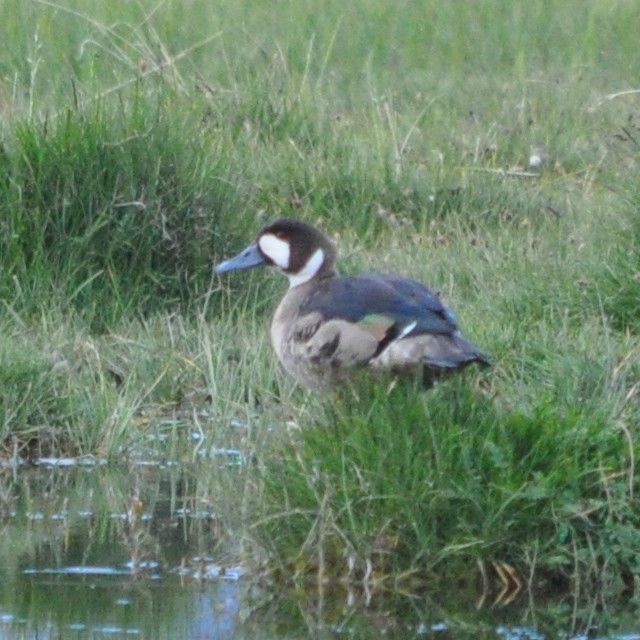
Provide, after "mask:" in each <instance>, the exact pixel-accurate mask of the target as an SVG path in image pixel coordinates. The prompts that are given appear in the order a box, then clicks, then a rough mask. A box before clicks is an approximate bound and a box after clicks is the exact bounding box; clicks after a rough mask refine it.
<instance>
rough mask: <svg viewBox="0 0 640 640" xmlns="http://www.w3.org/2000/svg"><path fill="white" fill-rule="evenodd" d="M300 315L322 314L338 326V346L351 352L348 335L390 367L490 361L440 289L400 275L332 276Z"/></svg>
mask: <svg viewBox="0 0 640 640" xmlns="http://www.w3.org/2000/svg"><path fill="white" fill-rule="evenodd" d="M300 316H301V317H304V316H307V317H315V318H322V319H323V324H324V325H326V326H330V327H332V328H333V329H334V331H332V333H331V335H332V336H333V337H332V340H333V344H334V345H335V349H336V351H338V349H339V346H342V348H343V349H345V348H346V349H347V351H348V344H347V339H348V340H349V342H350V344H353V345H358V349H357V351H358V353H359V354H365V353H366V360H368V361H375V362H373V364H376V366H381V367H384V368H396V369H400V368H406V367H411V366H416V365H420V364H421V365H425V366H428V367H434V368H441V369H455V368H459V367H461V366H466V365H467V364H470V363H471V362H480V363H488V362H489V361H488V359H487V358H486V356H485V355H484V354H483V353H482V352H481V351H480V350H479V349H477V348H476V347H474V346H473V345H472V344H471V343H469V342H468V341H466V340H464V339H463V338H462V337H461V336H460V333H459V331H458V326H457V322H456V318H455V316H454V314H453V313H452V312H451V311H450V310H449V309H448V308H447V307H445V306H444V305H443V304H442V302H441V300H440V298H439V297H438V296H437V295H436V294H435V293H433V292H432V291H430V290H429V289H427V288H426V287H425V286H424V285H423V284H421V283H419V282H416V281H415V280H410V279H408V278H403V277H400V276H394V275H362V276H354V277H345V278H330V279H327V280H326V281H325V282H321V283H319V285H318V286H317V287H316V288H315V289H314V291H313V292H312V294H311V295H310V296H309V297H308V298H307V299H306V300H305V301H304V302H303V304H302V305H301V308H300ZM336 330H337V331H336ZM364 345H366V349H364V348H360V346H364ZM361 361H362V360H361Z"/></svg>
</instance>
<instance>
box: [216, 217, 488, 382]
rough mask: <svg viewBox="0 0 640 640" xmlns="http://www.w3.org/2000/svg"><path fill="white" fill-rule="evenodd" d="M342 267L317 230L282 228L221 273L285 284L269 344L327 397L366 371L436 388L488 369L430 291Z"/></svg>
mask: <svg viewBox="0 0 640 640" xmlns="http://www.w3.org/2000/svg"><path fill="white" fill-rule="evenodd" d="M336 258H337V250H336V246H335V245H334V243H333V242H332V241H331V240H330V239H329V238H328V237H327V235H325V234H324V233H323V232H322V231H320V229H318V228H317V227H315V226H313V225H311V224H309V223H307V222H305V221H303V220H299V219H294V218H281V219H278V220H275V221H274V222H271V223H270V224H268V225H266V226H265V227H264V228H262V229H261V230H260V232H259V233H258V236H257V239H256V241H255V242H254V243H252V244H250V245H249V246H248V247H246V248H245V249H244V250H242V251H241V252H240V253H239V254H238V255H236V256H234V257H232V258H230V259H228V260H225V261H224V262H221V263H220V264H218V265H217V266H215V267H214V272H215V273H216V274H218V275H222V274H227V273H230V272H234V271H242V270H246V269H252V268H255V267H261V266H268V267H272V268H274V269H275V270H277V271H279V272H281V273H282V274H284V275H285V276H286V277H287V278H288V280H289V289H288V290H287V292H286V294H285V295H284V297H283V298H282V300H281V301H280V303H279V305H278V307H277V309H276V311H275V314H274V316H273V320H272V323H271V342H272V345H273V348H274V350H275V352H276V355H277V357H278V359H279V360H280V362H281V363H282V365H283V367H284V369H285V370H286V371H287V372H288V373H290V374H291V375H292V376H293V377H294V378H295V379H296V381H297V382H298V383H299V384H300V385H302V386H303V387H306V388H308V389H311V390H312V391H317V392H320V391H324V390H327V389H331V388H335V387H336V386H338V385H342V384H344V383H345V382H346V381H348V379H349V377H350V376H351V375H352V374H354V373H355V372H356V371H360V370H366V371H367V372H371V373H380V372H391V374H393V375H395V376H397V375H400V376H403V375H405V376H406V375H413V376H419V375H420V374H421V375H422V384H423V385H424V387H425V388H429V387H431V386H433V384H434V382H435V381H436V380H438V379H439V378H441V377H442V376H445V375H446V374H450V373H453V372H456V371H459V370H462V369H464V368H466V367H467V366H469V365H471V364H478V365H480V366H489V365H490V364H491V363H490V360H489V358H488V356H487V355H485V354H484V353H483V352H482V351H481V350H480V349H479V348H478V347H476V346H474V345H473V344H472V343H471V342H469V341H468V340H466V339H465V338H463V337H462V335H461V333H460V330H459V329H458V324H457V321H456V317H455V315H454V313H453V312H452V311H451V310H450V309H448V308H447V307H446V306H445V305H444V304H443V303H442V302H441V300H440V298H439V297H438V296H437V295H436V294H435V293H433V292H432V291H430V290H429V289H428V288H427V287H426V286H424V285H423V284H421V283H420V282H417V281H416V280H412V279H410V278H407V277H403V276H399V275H382V274H364V275H353V276H340V275H338V272H337V270H336Z"/></svg>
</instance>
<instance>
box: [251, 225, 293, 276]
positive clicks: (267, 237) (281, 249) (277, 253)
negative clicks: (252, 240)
mask: <svg viewBox="0 0 640 640" xmlns="http://www.w3.org/2000/svg"><path fill="white" fill-rule="evenodd" d="M258 245H259V246H260V251H262V253H264V255H265V256H267V258H269V259H271V260H273V263H274V264H275V265H276V267H278V268H279V269H288V268H289V258H290V255H291V250H290V249H289V243H288V242H287V241H286V240H280V238H277V237H276V236H274V235H273V234H272V233H265V234H264V235H263V236H261V237H260V239H259V240H258Z"/></svg>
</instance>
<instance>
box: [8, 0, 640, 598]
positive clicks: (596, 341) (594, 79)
mask: <svg viewBox="0 0 640 640" xmlns="http://www.w3.org/2000/svg"><path fill="white" fill-rule="evenodd" d="M254 4H255V3H239V2H236V3H217V4H212V5H207V6H206V7H205V6H203V5H202V3H197V2H187V3H184V2H182V3H177V2H167V3H164V4H160V5H156V4H153V3H145V2H141V3H137V4H135V5H133V4H131V3H113V2H110V3H107V2H104V3H97V6H96V7H94V8H92V9H90V10H89V9H86V8H84V7H83V6H82V4H81V3H73V2H64V3H60V4H57V3H49V2H35V3H31V4H28V3H21V2H17V1H15V0H14V1H4V2H0V9H1V10H2V14H3V15H5V16H7V19H6V20H4V21H3V24H2V26H1V27H0V30H1V31H0V38H2V40H3V41H4V42H6V43H7V46H6V47H5V49H4V51H3V53H2V54H0V110H1V112H2V123H1V125H0V231H1V233H0V256H2V270H1V271H0V300H1V301H2V314H0V438H1V439H2V442H3V443H4V451H5V456H4V457H5V458H6V459H11V458H12V457H13V458H14V459H15V458H16V456H18V455H22V456H23V457H24V458H28V459H33V458H37V457H38V456H40V455H98V456H100V457H105V458H107V459H109V460H120V459H125V460H126V459H135V458H138V457H141V456H149V457H155V458H156V459H158V460H165V459H169V460H173V461H176V460H177V461H180V460H187V459H188V460H191V459H193V458H195V459H200V458H199V456H200V455H201V453H202V451H203V449H206V448H208V447H209V446H211V447H213V449H215V450H216V451H217V450H225V449H229V450H231V449H233V450H234V451H235V450H237V451H241V452H242V453H243V455H244V456H245V457H246V459H247V460H252V461H255V462H256V464H255V465H250V466H248V468H247V476H248V477H247V482H246V495H244V496H243V500H242V501H241V502H242V509H243V511H244V513H245V516H246V526H247V535H248V536H249V537H250V538H251V540H252V545H251V546H252V548H253V549H254V551H255V550H258V551H260V552H262V553H266V557H267V559H268V564H269V566H270V567H272V568H274V569H277V570H279V571H281V575H282V576H283V578H285V579H288V578H290V577H291V576H297V577H307V576H313V577H314V579H315V578H317V577H320V578H322V579H324V578H326V577H338V578H346V579H349V580H352V581H355V582H358V583H361V584H362V583H364V584H366V585H367V586H370V585H371V584H372V583H373V582H374V581H379V582H382V583H384V584H389V583H393V582H394V581H398V580H400V581H402V579H407V580H409V579H410V581H414V580H420V581H422V580H424V579H425V578H429V579H432V578H433V576H434V575H435V576H449V577H450V576H452V575H454V574H457V569H459V568H460V567H465V568H468V567H470V566H471V567H475V566H476V563H479V566H481V567H484V568H486V570H487V572H488V573H491V572H495V571H496V569H495V567H503V566H508V567H512V568H513V571H514V573H513V575H517V576H519V577H520V579H522V580H523V582H525V583H527V582H530V583H531V584H541V583H548V581H552V582H553V584H561V585H563V586H567V585H569V586H571V587H572V588H573V589H575V590H579V589H582V588H592V587H593V585H598V586H600V587H604V588H607V589H620V588H630V587H633V585H634V584H635V585H636V586H637V580H638V578H637V576H638V572H639V571H640V557H639V556H638V552H637V549H639V548H640V540H639V537H640V529H639V526H640V522H639V519H640V514H639V512H638V508H637V505H636V497H637V492H638V490H639V487H638V483H637V476H636V457H637V453H638V448H639V446H638V438H637V425H638V423H639V422H640V409H639V405H640V403H638V392H639V384H640V382H639V379H640V364H639V363H640V341H639V338H638V330H639V329H640V325H639V320H638V318H639V317H640V302H639V300H640V282H639V275H638V274H640V222H639V221H638V220H639V218H638V211H639V209H640V188H639V187H638V185H637V176H638V174H639V171H640V146H639V141H640V109H639V107H638V100H639V96H638V94H637V93H634V92H633V90H635V89H637V88H638V87H637V86H634V84H633V82H634V81H635V80H636V79H637V60H636V56H635V50H636V46H635V39H636V35H637V33H638V27H640V24H638V21H639V19H638V16H637V15H636V14H637V11H636V10H635V6H634V4H633V3H626V2H619V3H604V2H596V1H593V2H588V3H586V4H585V5H584V6H581V7H580V10H577V9H574V8H572V7H571V6H570V5H569V4H566V5H563V6H561V7H553V8H551V7H550V6H547V5H546V4H544V3H537V4H536V3H533V4H532V3H529V5H527V6H524V5H523V6H515V5H514V6H513V7H512V6H509V7H507V8H505V6H503V4H502V3H500V2H498V1H497V0H483V1H481V2H463V3H456V4H455V7H454V5H453V4H451V6H449V5H443V4H442V3H437V2H427V3H424V2H421V3H418V2H405V3H403V4H402V5H401V6H398V5H394V6H391V5H388V6H387V4H386V3H383V2H377V3H376V2H373V3H371V2H367V3H364V2H356V3H352V4H350V5H349V6H343V4H340V3H337V2H323V3H319V2H312V3H305V5H304V7H303V6H302V5H296V4H290V3H278V4H277V5H275V6H269V7H268V8H267V7H266V5H265V7H264V8H262V7H260V6H258V5H256V6H253V5H254ZM625 92H627V93H625ZM534 155H537V156H539V158H540V163H538V162H534V163H533V164H530V158H531V157H532V156H534ZM280 215H291V216H299V217H303V218H306V219H308V220H311V221H314V222H318V223H319V224H321V225H322V227H323V228H324V229H325V230H326V231H327V232H329V233H330V234H331V235H332V236H334V237H335V238H336V240H337V241H338V242H339V244H340V247H341V252H342V269H343V271H344V272H353V271H356V270H360V269H363V270H365V269H366V270H369V269H376V270H380V271H395V272H400V273H405V274H409V275H411V276H413V277H415V278H417V279H421V280H423V281H425V282H427V283H429V284H430V285H431V286H432V287H433V288H434V289H435V290H438V291H440V292H441V294H442V296H443V298H444V299H445V300H446V301H447V303H449V304H450V305H451V306H452V308H454V309H455V310H456V312H457V314H458V316H459V318H460V322H461V325H462V327H463V330H464V333H465V334H466V335H468V336H469V338H470V339H472V340H473V341H474V342H476V343H477V344H479V345H481V346H482V347H483V348H484V349H486V351H487V352H488V353H490V354H492V356H493V358H494V359H495V367H494V369H493V370H492V371H491V372H490V373H488V374H481V375H480V374H478V375H476V374H474V373H471V374H469V375H466V376H465V377H463V379H462V380H455V381H451V382H446V383H444V384H442V385H441V386H439V387H438V388H437V389H436V390H435V391H433V392H432V393H429V394H428V395H423V394H419V393H417V392H416V391H415V390H414V389H413V388H412V387H410V386H409V387H404V386H401V387H399V388H396V389H394V390H393V391H392V392H390V393H387V388H386V386H382V387H379V388H377V387H372V388H370V389H366V390H360V396H359V398H358V399H355V398H341V399H339V400H337V401H335V402H334V401H331V400H325V399H319V398H315V397H312V396H309V395H307V394H305V393H304V392H302V391H301V390H299V389H297V388H296V387H295V386H294V385H293V383H292V382H291V381H290V380H288V379H287V378H286V377H285V376H284V375H283V373H282V372H281V371H280V369H279V368H278V366H277V365H276V363H275V362H274V356H273V354H272V353H271V351H270V347H269V345H268V344H267V331H266V327H267V325H268V321H269V311H270V309H272V308H273V305H274V302H275V301H276V300H277V298H278V296H279V295H280V293H281V291H282V285H283V283H281V282H277V281H276V280H275V279H270V278H269V277H268V276H267V275H266V274H259V273H256V274H253V273H252V274H248V275H247V276H246V277H245V278H228V279H226V280H224V281H221V280H218V279H216V278H214V277H213V276H212V273H211V265H212V264H214V263H215V262H216V261H217V260H218V259H220V258H222V257H223V256H227V255H229V254H230V253H232V252H233V251H235V250H236V249H238V248H239V247H240V246H244V244H246V242H248V241H249V239H250V238H252V237H253V235H254V234H255V232H256V231H257V229H258V228H259V227H260V225H261V224H262V223H263V222H264V221H266V220H268V219H270V218H272V217H276V216H280ZM194 433H195V434H197V436H198V439H197V442H198V443H199V444H198V445H197V446H194ZM203 443H204V444H203ZM205 458H206V456H205ZM203 464H206V463H203ZM475 575H476V574H475V573H474V576H475Z"/></svg>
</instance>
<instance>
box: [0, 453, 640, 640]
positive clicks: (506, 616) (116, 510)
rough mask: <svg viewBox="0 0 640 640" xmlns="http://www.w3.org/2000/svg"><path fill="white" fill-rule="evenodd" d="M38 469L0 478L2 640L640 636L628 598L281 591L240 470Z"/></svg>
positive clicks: (8, 473) (6, 471)
mask: <svg viewBox="0 0 640 640" xmlns="http://www.w3.org/2000/svg"><path fill="white" fill-rule="evenodd" d="M44 462H45V464H42V465H41V466H40V467H38V468H35V469H20V470H15V469H4V470H2V471H1V472H0V518H1V520H0V575H1V576H2V579H1V581H0V640H14V639H18V638H20V639H25V638H34V639H35V638H38V639H42V638H46V639H49V638H131V637H139V638H167V639H175V638H185V639H191V638H193V639H199V640H201V639H234V640H235V639H243V638H265V639H268V638H305V637H322V638H336V637H352V638H377V637H380V636H384V637H388V638H442V639H443V640H444V639H447V640H448V639H450V638H451V639H452V638H496V639H501V638H508V639H520V638H522V639H523V640H524V639H530V640H537V639H539V638H540V639H542V638H589V639H591V638H619V639H623V638H624V639H625V640H632V639H640V617H639V616H638V609H637V608H636V605H637V603H634V602H633V601H628V600H627V601H624V602H618V603H603V602H589V601H587V602H582V603H576V602H573V601H571V600H568V599H560V598H558V597H556V598H548V597H547V598H540V599H534V598H533V597H532V596H531V595H530V594H521V595H520V596H519V597H518V598H516V599H515V600H514V601H513V602H510V603H509V604H505V602H504V601H499V602H496V599H495V597H491V598H488V599H485V600H484V601H482V602H480V600H479V598H478V594H477V593H468V592H467V591H464V592H460V593H456V592H455V590H454V592H453V593H446V594H445V593H439V594H433V593H429V594H424V593H423V594H397V593H395V594H389V593H387V594H376V593H373V594H372V593H362V592H357V591H350V590H348V589H346V588H343V587H339V588H338V587H335V588H326V589H325V590H324V591H322V592H318V590H317V589H313V588H310V589H309V590H308V591H306V592H300V591H297V592H293V591H289V592H282V593H279V592H277V589H275V588H274V587H273V586H268V585H261V584H260V581H259V580H256V574H255V572H253V571H252V570H251V569H250V567H249V566H248V565H246V564H243V561H242V558H246V554H243V553H241V551H242V548H243V544H244V540H243V539H242V535H241V527H240V521H239V509H237V508H235V509H234V508H233V499H234V482H235V481H236V479H235V478H234V473H235V472H234V470H233V468H224V469H222V470H218V471H216V472H215V474H222V475H219V476H218V478H217V479H216V478H215V477H214V480H213V481H212V480H211V474H212V472H210V470H209V469H208V468H207V467H204V466H203V465H200V466H199V467H196V468H190V467H186V468H184V467H180V468H178V467H171V468H162V467H160V466H145V465H140V466H137V467H134V468H130V467H128V468H114V467H106V466H103V467H100V466H95V465H93V466H90V467H83V466H77V465H75V466H70V467H68V468H61V465H59V464H57V465H48V464H46V461H44ZM205 472H206V473H205ZM215 474H214V476H215ZM222 476H224V479H223V478H222ZM218 481H219V482H218ZM212 482H213V483H214V484H215V485H216V486H219V487H220V490H219V491H218V492H216V491H215V490H212ZM216 483H218V484H216ZM236 506H237V505H236Z"/></svg>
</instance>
